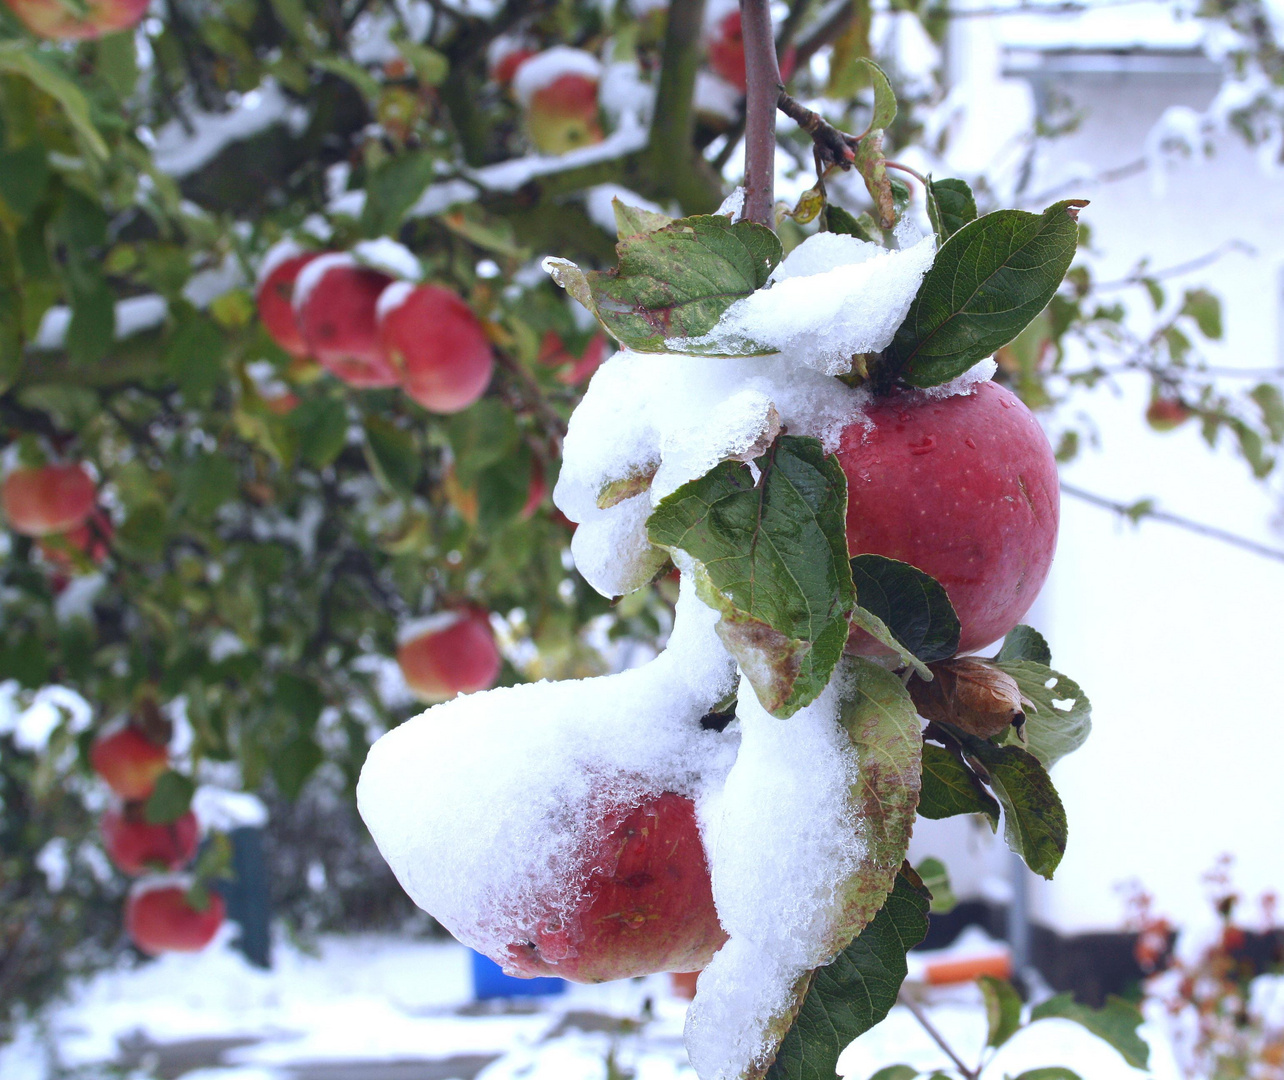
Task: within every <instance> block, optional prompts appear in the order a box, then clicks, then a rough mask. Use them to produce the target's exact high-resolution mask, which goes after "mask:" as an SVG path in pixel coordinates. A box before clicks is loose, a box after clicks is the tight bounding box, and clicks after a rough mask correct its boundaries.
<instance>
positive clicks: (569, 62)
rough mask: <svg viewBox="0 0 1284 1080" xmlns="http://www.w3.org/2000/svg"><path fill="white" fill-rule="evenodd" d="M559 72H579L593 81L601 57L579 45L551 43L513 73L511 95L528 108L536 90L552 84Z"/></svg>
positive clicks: (599, 74) (600, 64) (598, 77)
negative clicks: (575, 46)
mask: <svg viewBox="0 0 1284 1080" xmlns="http://www.w3.org/2000/svg"><path fill="white" fill-rule="evenodd" d="M563 75H583V76H584V77H585V78H586V79H591V80H593V81H594V82H596V81H597V80H598V79H600V78H601V77H602V61H600V60H599V59H598V58H597V57H596V56H594V55H593V54H592V53H590V52H585V51H584V50H583V49H572V48H571V47H570V46H569V45H554V46H553V47H552V48H551V49H545V50H544V51H543V52H542V53H540V54H539V55H538V56H532V57H531V58H530V59H529V60H526V61H525V62H523V63H522V65H521V67H519V68H518V69H517V73H516V74H515V75H514V76H513V96H514V97H515V98H516V99H517V100H518V102H519V103H520V104H521V106H522V108H524V109H525V108H528V107H529V106H530V103H531V98H533V97H534V96H535V95H536V94H537V93H539V92H540V91H541V90H543V89H544V88H545V87H548V86H552V84H553V83H555V82H556V81H557V80H558V79H560V78H561V77H562V76H563Z"/></svg>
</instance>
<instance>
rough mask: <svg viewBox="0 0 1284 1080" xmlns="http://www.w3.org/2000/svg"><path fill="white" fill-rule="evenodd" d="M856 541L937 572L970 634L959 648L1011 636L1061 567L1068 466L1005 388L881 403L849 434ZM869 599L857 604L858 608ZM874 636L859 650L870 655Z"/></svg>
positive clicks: (846, 464) (854, 644) (844, 443)
mask: <svg viewBox="0 0 1284 1080" xmlns="http://www.w3.org/2000/svg"><path fill="white" fill-rule="evenodd" d="M838 461H839V464H840V465H841V466H842V469H843V472H844V473H845V474H846V476H847V545H848V548H849V549H850V551H851V554H852V555H865V554H874V555H883V556H886V557H888V558H892V559H899V560H901V561H902V562H907V563H910V564H912V565H913V566H916V567H918V568H919V569H920V570H923V571H925V572H926V573H928V574H931V575H932V577H934V578H936V580H937V581H939V582H940V583H941V584H942V585H943V586H944V587H945V591H946V593H948V594H949V598H950V600H951V602H952V603H953V604H954V609H955V611H956V612H957V614H958V617H959V622H960V624H961V626H962V634H961V637H960V640H959V650H958V651H959V652H972V651H974V650H976V649H980V648H982V647H984V646H986V645H989V644H990V643H991V642H994V641H997V640H998V639H999V638H1001V637H1003V636H1004V635H1006V634H1007V633H1008V632H1009V631H1010V630H1011V629H1012V628H1013V627H1014V626H1016V625H1017V623H1018V622H1020V621H1021V617H1022V616H1023V615H1024V614H1025V613H1026V612H1027V611H1028V610H1029V609H1030V605H1031V604H1033V603H1034V599H1035V597H1036V596H1038V594H1039V590H1040V589H1041V588H1042V587H1043V583H1044V581H1045V580H1046V579H1047V576H1048V569H1049V567H1051V565H1052V555H1053V552H1054V551H1055V550H1056V544H1057V525H1058V521H1059V518H1060V488H1059V485H1058V479H1057V463H1056V459H1055V458H1054V457H1053V453H1052V447H1051V446H1050V445H1049V443H1048V439H1047V436H1046V435H1045V434H1044V433H1043V429H1042V428H1041V427H1040V426H1039V423H1038V421H1037V420H1036V419H1035V418H1034V414H1033V413H1031V412H1030V410H1029V409H1028V408H1026V406H1025V405H1024V404H1023V403H1022V402H1021V400H1020V398H1018V397H1017V396H1016V395H1015V394H1013V393H1012V392H1011V391H1010V390H1008V389H1006V388H1005V387H1002V386H1000V385H998V384H997V383H993V382H982V383H980V384H978V385H976V386H975V387H974V388H972V389H971V390H970V391H968V392H967V393H962V394H955V395H952V396H947V397H935V396H932V395H931V394H930V393H925V392H923V391H918V390H910V391H894V392H892V393H891V394H888V395H885V396H883V397H880V398H877V399H876V400H875V402H874V404H872V405H870V406H868V407H866V408H865V409H864V410H863V413H862V418H861V419H859V420H857V421H856V422H854V423H852V424H850V425H848V426H847V427H846V428H844V429H843V432H842V436H841V439H840V444H839V448H838ZM859 602H860V598H859V597H857V603H859ZM868 645H869V642H868V640H867V639H866V638H865V637H864V636H863V632H860V631H858V632H856V633H854V634H853V638H852V641H851V642H849V648H852V649H854V650H859V651H877V650H876V649H873V648H867V646H868Z"/></svg>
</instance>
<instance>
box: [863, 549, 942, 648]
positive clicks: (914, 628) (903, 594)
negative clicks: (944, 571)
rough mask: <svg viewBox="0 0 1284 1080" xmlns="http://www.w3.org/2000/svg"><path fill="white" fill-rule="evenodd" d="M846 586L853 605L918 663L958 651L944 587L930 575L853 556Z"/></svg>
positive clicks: (902, 564) (893, 561)
mask: <svg viewBox="0 0 1284 1080" xmlns="http://www.w3.org/2000/svg"><path fill="white" fill-rule="evenodd" d="M852 581H853V583H854V584H855V586H856V602H857V603H858V604H859V605H860V606H861V607H862V608H864V609H865V610H866V611H868V612H871V613H872V614H874V615H877V616H878V618H879V619H881V620H882V621H883V623H884V624H885V625H886V626H887V628H888V630H890V631H891V633H892V635H893V636H894V637H895V638H896V640H897V641H899V642H900V643H901V645H903V646H904V647H905V648H906V649H908V650H909V651H910V652H911V653H913V654H914V655H915V656H917V657H918V658H919V659H920V660H922V661H923V662H924V663H931V662H932V661H933V660H943V659H945V658H946V657H948V656H953V655H954V654H955V652H957V651H958V647H959V633H960V627H959V620H958V616H957V615H956V614H955V612H954V605H953V604H951V603H950V598H949V597H948V596H947V595H946V593H945V589H944V587H943V586H942V585H941V583H940V582H939V581H937V580H936V579H935V578H934V577H932V576H931V575H930V574H927V573H924V572H923V571H922V570H920V569H918V567H916V566H911V565H910V564H909V563H905V562H900V561H898V560H896V559H888V558H885V557H884V556H882V555H857V556H856V557H855V558H854V559H852Z"/></svg>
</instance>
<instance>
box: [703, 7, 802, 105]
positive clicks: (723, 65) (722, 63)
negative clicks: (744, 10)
mask: <svg viewBox="0 0 1284 1080" xmlns="http://www.w3.org/2000/svg"><path fill="white" fill-rule="evenodd" d="M795 56H796V53H795V50H794V47H793V46H792V45H790V46H789V48H788V49H786V50H785V55H784V56H782V57H781V58H780V77H781V78H782V79H788V78H789V76H790V75H792V74H793V73H794V66H795V64H796V63H797V61H796V59H795ZM709 67H710V68H712V69H713V73H714V74H715V75H718V76H720V77H721V78H723V79H725V80H726V81H727V82H729V83H730V84H731V85H732V86H734V87H735V88H736V89H737V90H739V91H740V92H741V93H742V94H743V93H744V92H745V90H746V89H747V80H746V77H745V39H744V34H743V32H742V30H741V26H740V12H738V11H733V12H730V13H729V14H728V15H727V16H726V17H725V18H724V19H723V20H722V22H721V23H719V24H718V35H717V37H715V38H714V39H713V40H712V41H710V42H709Z"/></svg>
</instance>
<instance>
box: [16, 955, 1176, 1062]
mask: <svg viewBox="0 0 1284 1080" xmlns="http://www.w3.org/2000/svg"><path fill="white" fill-rule="evenodd" d="M975 936H976V935H973V937H974V938H975ZM226 938H227V935H226V933H225V934H224V936H223V938H221V939H220V941H219V942H216V944H215V945H214V946H212V947H211V948H210V949H208V950H207V951H206V952H204V953H200V954H197V955H194V956H179V955H170V956H166V957H164V958H162V959H161V960H158V961H155V962H151V963H146V964H142V965H139V966H131V965H130V964H129V963H128V962H123V963H122V965H121V966H120V967H119V968H118V969H116V970H112V971H107V972H103V973H101V974H99V975H98V976H96V977H95V978H93V979H91V980H89V981H88V982H85V983H83V984H81V985H79V986H78V987H77V988H75V990H74V992H73V994H72V996H71V999H70V1000H69V1001H68V1002H66V1003H65V1004H61V1005H59V1006H56V1007H54V1008H52V1009H50V1010H48V1011H47V1012H46V1013H45V1015H44V1016H43V1017H42V1018H41V1024H40V1025H38V1026H37V1025H32V1026H29V1027H27V1028H26V1029H24V1030H23V1031H22V1032H21V1033H20V1034H19V1037H18V1039H17V1040H16V1041H15V1042H14V1043H12V1044H10V1045H8V1046H4V1047H0V1076H3V1077H4V1078H5V1080H51V1078H52V1077H53V1076H54V1075H55V1065H57V1066H61V1067H63V1068H68V1069H76V1070H84V1071H83V1072H79V1075H84V1076H89V1075H104V1074H105V1070H103V1071H101V1072H99V1071H97V1070H94V1071H91V1068H92V1067H93V1066H102V1065H104V1064H106V1063H110V1062H117V1063H122V1064H124V1065H126V1066H132V1067H133V1068H134V1070H135V1071H132V1072H128V1073H125V1075H128V1076H129V1077H130V1078H131V1080H143V1078H144V1077H152V1076H157V1075H164V1076H166V1077H173V1078H175V1080H394V1078H406V1077H416V1078H419V1077H424V1078H433V1080H518V1078H521V1080H607V1078H608V1076H610V1075H612V1074H611V1073H610V1072H609V1069H608V1061H613V1062H614V1064H615V1067H616V1068H617V1069H618V1070H620V1071H622V1072H623V1073H624V1074H625V1075H628V1074H632V1076H633V1077H634V1080H694V1077H695V1073H694V1071H693V1070H692V1069H691V1068H690V1066H689V1065H688V1064H687V1063H686V1053H685V1051H684V1050H683V1047H682V1025H683V1020H684V1016H685V1013H686V1002H685V1001H683V1000H682V999H681V998H678V997H676V996H675V995H674V994H673V992H672V989H671V987H670V985H669V981H668V977H667V976H664V975H653V976H650V977H649V978H646V979H637V980H629V981H624V982H616V983H605V984H601V985H598V986H570V987H569V989H568V992H567V993H565V994H564V995H560V996H556V997H539V998H518V999H514V1000H512V1001H494V1002H482V1003H477V1002H474V1001H473V999H472V984H471V977H470V973H469V954H468V953H467V951H466V950H465V949H464V948H463V947H462V946H459V945H457V944H455V943H454V942H429V941H408V940H402V939H397V938H394V937H390V936H376V935H360V936H347V937H326V938H323V939H322V940H321V941H320V942H319V945H318V948H317V950H316V952H315V953H314V954H310V953H305V952H302V951H300V950H299V949H298V948H295V947H294V946H291V945H289V944H286V943H278V945H277V948H276V953H275V958H274V959H275V967H274V968H273V970H271V971H261V970H258V969H256V968H253V967H250V966H249V965H248V964H246V962H245V961H244V960H243V959H242V958H241V955H240V953H238V952H236V951H234V950H233V949H232V948H231V947H230V946H228V945H227V944H226ZM973 947H975V942H974V941H973ZM917 955H919V956H923V957H926V956H929V955H931V954H926V953H924V954H917ZM919 992H920V993H922V994H923V995H924V998H925V1001H926V1002H927V1006H928V1010H929V1012H930V1015H931V1018H932V1021H933V1022H934V1023H935V1025H936V1026H937V1027H938V1028H940V1029H941V1030H942V1031H943V1032H944V1033H945V1034H946V1036H947V1038H948V1039H949V1040H950V1041H951V1042H952V1043H954V1044H955V1045H956V1046H957V1047H958V1048H959V1049H960V1050H961V1052H962V1053H963V1056H964V1058H965V1059H968V1058H973V1059H974V1058H975V1055H976V1053H977V1052H978V1051H979V1048H980V1046H981V1044H982V1042H983V1041H984V1032H985V1013H984V1008H983V1006H982V1004H981V1000H980V996H979V993H978V992H977V991H976V990H975V988H974V987H972V986H964V987H957V988H936V989H932V990H930V991H929V990H926V989H921V988H920V990H919ZM37 1027H40V1028H43V1030H44V1032H45V1033H46V1036H47V1038H48V1039H49V1040H50V1042H49V1043H48V1044H42V1042H41V1039H40V1037H39V1036H38V1035H37ZM1157 1031H1158V1028H1156V1026H1155V1025H1154V1024H1153V1023H1152V1024H1150V1025H1148V1026H1147V1028H1145V1029H1143V1035H1144V1036H1145V1037H1146V1038H1147V1039H1148V1041H1150V1043H1151V1046H1152V1055H1151V1071H1150V1075H1151V1076H1152V1077H1154V1078H1155V1080H1177V1077H1178V1073H1177V1070H1176V1068H1175V1067H1174V1066H1173V1064H1172V1058H1171V1055H1170V1053H1169V1052H1168V1050H1167V1048H1166V1047H1165V1046H1163V1045H1160V1043H1161V1040H1160V1039H1159V1038H1158V1037H1157ZM51 1053H52V1054H53V1055H56V1057H54V1058H52V1059H51ZM897 1062H905V1063H908V1064H912V1065H914V1066H915V1067H916V1068H920V1069H923V1070H931V1069H933V1068H937V1067H940V1068H944V1067H946V1066H947V1064H948V1063H947V1062H946V1060H945V1058H944V1057H943V1055H942V1054H941V1052H940V1051H939V1050H938V1049H937V1048H936V1047H935V1046H934V1044H933V1043H932V1041H931V1040H930V1039H929V1038H928V1036H927V1035H926V1034H925V1033H924V1032H923V1031H922V1029H921V1028H919V1027H918V1025H917V1023H916V1022H915V1021H914V1019H913V1018H912V1017H911V1016H910V1015H909V1013H908V1012H906V1011H905V1010H904V1009H901V1008H897V1009H894V1010H893V1011H892V1014H891V1016H890V1017H889V1018H888V1020H887V1021H886V1022H884V1023H883V1024H882V1025H880V1026H879V1027H876V1028H875V1029H874V1030H872V1031H870V1032H868V1033H867V1034H865V1035H864V1036H862V1037H861V1038H860V1039H858V1040H857V1041H856V1042H855V1043H853V1044H852V1045H851V1046H850V1047H848V1049H847V1051H846V1052H845V1053H844V1055H843V1058H842V1060H841V1061H840V1063H839V1067H840V1068H841V1069H842V1070H843V1075H844V1076H846V1077H849V1078H851V1080H867V1078H868V1077H869V1076H871V1075H872V1074H873V1073H874V1072H875V1071H876V1070H877V1069H879V1068H881V1067H883V1066H885V1065H889V1064H893V1063H897ZM1054 1064H1055V1065H1062V1066H1065V1067H1068V1068H1071V1069H1074V1070H1075V1071H1076V1072H1078V1073H1079V1074H1080V1075H1081V1076H1083V1077H1085V1078H1089V1080H1139V1078H1140V1077H1142V1076H1143V1075H1144V1074H1143V1073H1140V1072H1138V1071H1137V1070H1134V1069H1131V1068H1129V1067H1128V1066H1127V1065H1125V1064H1124V1062H1123V1060H1122V1058H1120V1057H1119V1056H1118V1055H1117V1054H1116V1053H1115V1052H1114V1051H1113V1050H1111V1049H1110V1048H1109V1047H1107V1046H1105V1045H1104V1044H1102V1043H1100V1042H1098V1041H1097V1040H1095V1039H1093V1038H1092V1037H1091V1036H1089V1035H1087V1034H1086V1033H1084V1032H1083V1031H1082V1030H1081V1029H1079V1028H1077V1027H1076V1026H1075V1025H1073V1024H1071V1023H1069V1022H1068V1021H1060V1020H1055V1021H1043V1022H1041V1023H1039V1024H1038V1025H1037V1026H1036V1027H1034V1028H1032V1029H1030V1030H1029V1031H1026V1032H1022V1033H1021V1034H1018V1035H1017V1036H1016V1037H1015V1038H1014V1039H1013V1040H1012V1042H1011V1043H1010V1044H1009V1045H1008V1046H1007V1047H1005V1048H1004V1049H1003V1051H1002V1053H1001V1054H1000V1056H999V1057H998V1058H996V1060H995V1062H994V1064H993V1065H992V1066H991V1068H990V1069H989V1070H987V1072H986V1073H985V1076H986V1077H994V1078H997V1077H1001V1076H1003V1075H1005V1074H1007V1075H1013V1076H1015V1075H1018V1074H1019V1073H1020V1072H1021V1071H1022V1070H1024V1069H1030V1068H1035V1067H1037V1066H1046V1065H1054ZM62 1075H66V1074H62ZM72 1075H77V1073H72ZM113 1075H116V1074H113ZM613 1075H615V1076H618V1075H620V1073H619V1072H616V1073H614V1074H613Z"/></svg>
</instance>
